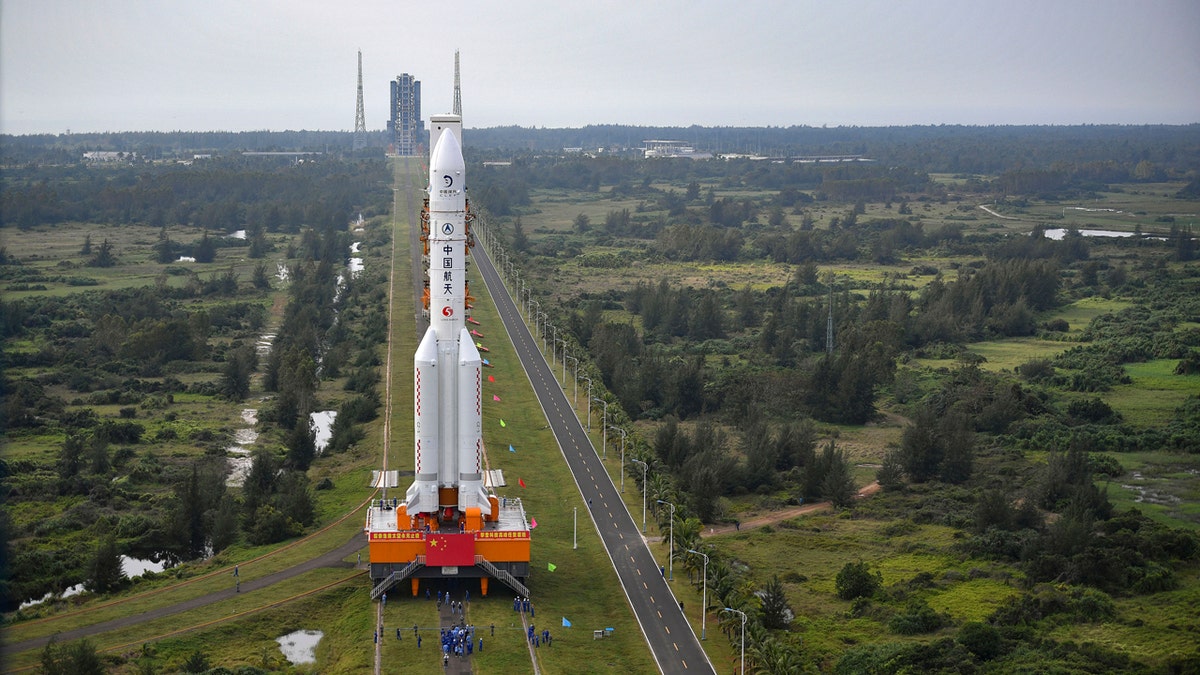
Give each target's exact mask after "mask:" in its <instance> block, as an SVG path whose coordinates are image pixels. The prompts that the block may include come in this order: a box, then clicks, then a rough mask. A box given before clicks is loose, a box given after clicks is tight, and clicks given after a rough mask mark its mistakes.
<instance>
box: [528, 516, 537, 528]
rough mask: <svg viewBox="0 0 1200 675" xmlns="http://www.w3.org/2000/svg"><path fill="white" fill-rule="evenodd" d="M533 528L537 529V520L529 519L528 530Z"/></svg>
mask: <svg viewBox="0 0 1200 675" xmlns="http://www.w3.org/2000/svg"><path fill="white" fill-rule="evenodd" d="M535 527H537V518H530V519H529V529H531V530H532V529H533V528H535Z"/></svg>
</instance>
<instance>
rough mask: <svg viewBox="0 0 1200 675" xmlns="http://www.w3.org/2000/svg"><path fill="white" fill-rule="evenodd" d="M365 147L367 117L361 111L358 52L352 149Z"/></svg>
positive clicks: (360, 64)
mask: <svg viewBox="0 0 1200 675" xmlns="http://www.w3.org/2000/svg"><path fill="white" fill-rule="evenodd" d="M365 147H367V115H366V112H365V111H364V110H363V92H362V50H361V49H360V50H359V51H358V107H357V108H356V109H355V111H354V149H355V150H362V149H363V148H365Z"/></svg>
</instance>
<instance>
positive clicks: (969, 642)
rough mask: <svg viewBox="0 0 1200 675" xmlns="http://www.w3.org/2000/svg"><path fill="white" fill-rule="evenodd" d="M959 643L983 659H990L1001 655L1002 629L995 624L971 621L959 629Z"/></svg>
mask: <svg viewBox="0 0 1200 675" xmlns="http://www.w3.org/2000/svg"><path fill="white" fill-rule="evenodd" d="M956 639H957V640H958V644H960V645H962V646H964V647H966V648H967V649H968V650H970V652H971V653H972V654H974V655H975V656H977V657H979V660H981V661H988V660H991V659H993V658H995V657H996V656H999V654H1000V650H1001V648H1002V647H1003V643H1002V642H1001V639H1000V631H998V630H996V628H995V627H994V626H992V625H991V624H987V623H982V622H980V621H969V622H967V623H965V624H963V627H962V628H960V629H958V637H957V638H956Z"/></svg>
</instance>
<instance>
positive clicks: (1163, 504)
mask: <svg viewBox="0 0 1200 675" xmlns="http://www.w3.org/2000/svg"><path fill="white" fill-rule="evenodd" d="M1038 135H1039V134H1037V133H1035V134H1033V135H1031V136H1030V137H1029V138H1028V139H1025V141H1026V142H1033V138H1034V137H1037V136H1038ZM1067 135H1068V136H1069V134H1067ZM1019 143H1020V141H1018V144H1019ZM1085 145H1087V144H1086V143H1080V147H1082V146H1085ZM881 147H883V151H882V152H883V154H886V153H888V152H890V151H892V150H894V148H891V147H889V146H887V144H886V143H884V144H881ZM1105 147H1108V148H1109V150H1112V148H1111V146H1105V145H1104V144H1103V143H1101V142H1097V144H1096V146H1095V147H1092V146H1089V150H1087V151H1081V153H1083V154H1086V152H1091V151H1101V152H1102V151H1104V148H1105ZM941 149H943V150H944V149H945V148H944V147H943V148H941ZM868 156H869V155H868ZM954 157H955V158H956V159H955V162H957V163H958V164H961V163H962V162H963V161H964V160H963V156H962V155H954ZM971 157H975V156H974V155H972V156H971ZM991 159H992V158H987V157H982V156H979V157H978V161H979V166H978V167H969V166H958V165H956V167H955V168H956V169H958V171H956V172H955V173H937V171H939V170H940V171H946V169H945V168H942V167H945V166H948V165H950V164H954V163H955V162H946V161H945V160H946V157H945V156H940V155H938V153H937V152H933V153H931V157H927V158H925V159H924V160H923V161H920V162H914V163H912V164H909V165H908V166H903V165H902V166H894V165H884V164H883V163H871V162H850V161H847V162H841V163H816V162H808V163H805V162H791V161H785V160H780V159H776V160H774V161H772V160H748V159H734V160H711V161H699V162H694V161H691V160H687V159H675V160H655V161H644V160H637V159H627V158H622V157H617V156H608V155H606V154H604V153H600V154H597V155H594V156H574V157H571V156H567V157H562V156H551V155H542V156H532V155H520V154H518V155H517V156H516V157H515V158H514V159H513V160H512V163H511V164H510V165H508V166H489V167H486V168H484V169H482V170H481V171H477V172H476V174H474V175H476V176H479V175H481V174H482V176H483V177H482V179H481V180H479V181H477V182H476V183H474V188H473V190H474V191H475V193H476V194H478V195H481V197H477V202H476V203H477V204H479V205H480V206H482V207H483V209H484V214H485V222H486V223H487V226H488V227H489V228H490V231H491V232H492V233H493V234H495V235H497V236H498V237H500V238H501V239H502V240H503V241H504V242H505V245H504V248H505V255H507V256H509V257H508V259H509V260H510V261H511V262H512V263H513V267H514V269H515V270H516V271H517V272H518V273H519V274H520V276H521V278H522V280H523V284H524V286H525V287H526V288H528V289H530V292H529V296H528V298H522V301H526V300H531V301H535V302H531V303H529V304H530V306H534V305H536V306H537V307H538V309H539V311H542V312H545V313H546V314H547V317H546V319H544V320H543V321H545V322H549V324H551V325H552V326H553V327H554V329H555V330H554V333H555V335H556V336H557V337H559V338H560V339H561V338H565V340H566V343H567V345H566V351H567V352H568V353H570V354H578V355H583V358H582V359H581V360H582V361H583V363H581V364H580V366H579V376H580V377H581V378H582V377H584V376H587V377H589V378H591V380H592V382H593V383H594V385H595V388H596V389H597V390H598V392H602V393H594V395H599V396H602V397H603V398H604V400H606V401H607V403H608V413H609V420H610V422H612V423H615V424H617V425H618V426H621V427H622V428H624V429H626V430H627V431H629V432H630V433H629V440H630V442H631V444H632V447H633V448H634V449H633V451H632V453H633V456H635V457H637V458H638V459H639V460H641V461H644V462H646V463H647V464H648V466H649V470H648V472H647V484H646V494H647V501H648V503H649V505H650V509H651V512H652V516H653V517H654V519H656V520H657V522H658V525H659V528H658V529H659V531H660V532H661V533H662V534H663V535H664V536H665V535H666V534H667V533H668V530H669V529H672V528H671V527H669V525H670V524H671V519H672V516H671V514H672V510H671V509H669V508H667V507H664V506H662V505H661V504H660V501H661V502H665V503H669V504H675V505H676V507H677V508H676V509H675V511H674V513H675V518H674V523H673V530H674V531H673V536H674V541H675V549H674V554H673V555H674V562H675V565H676V567H680V566H682V568H683V570H685V571H686V574H687V576H686V577H685V578H686V579H687V580H688V581H690V583H691V585H692V586H693V587H694V589H695V595H694V596H691V593H692V591H688V590H685V589H684V588H682V587H681V588H678V589H677V592H678V593H681V594H687V595H689V596H690V597H692V600H691V602H693V603H699V601H700V593H699V591H700V587H701V586H702V585H703V584H702V583H701V581H702V580H701V574H702V570H703V560H702V557H701V556H698V555H694V554H693V553H690V552H689V551H690V550H699V551H700V552H703V553H706V554H707V555H708V556H709V558H710V559H709V562H708V568H707V570H708V575H707V593H708V608H707V610H708V617H707V618H708V624H709V627H710V630H711V628H712V627H713V626H714V625H716V626H718V627H719V628H720V630H721V631H722V632H723V634H724V635H726V636H728V638H729V642H728V643H726V644H727V645H728V646H727V647H713V646H712V645H713V642H712V641H711V639H710V641H709V642H708V643H707V644H708V646H709V647H708V648H709V649H710V654H712V656H713V658H714V662H718V661H719V662H721V663H726V662H727V659H729V657H730V654H733V655H734V657H735V658H736V655H737V652H738V646H739V640H740V619H739V618H738V615H737V614H736V613H732V612H726V611H722V608H723V607H732V608H734V609H739V610H743V611H745V612H746V613H747V615H748V616H749V617H750V621H749V623H748V624H747V627H746V630H747V636H746V646H747V660H748V661H750V662H751V663H753V664H754V666H755V667H756V668H757V669H758V672H777V673H795V672H807V671H812V672H817V671H836V672H846V673H850V672H892V671H893V670H895V669H899V668H903V667H912V668H921V669H923V670H929V671H933V672H974V671H978V672H1008V671H1010V670H1013V669H1018V670H1019V669H1022V668H1029V667H1036V668H1038V669H1044V668H1049V667H1052V668H1053V669H1058V671H1059V672H1097V671H1102V672H1138V671H1144V672H1160V671H1164V672H1165V671H1169V670H1172V669H1180V668H1182V669H1184V670H1187V669H1189V668H1195V667H1197V664H1198V663H1200V652H1197V651H1196V649H1195V635H1194V634H1193V633H1191V632H1190V630H1189V629H1188V628H1186V626H1188V625H1192V624H1194V623H1195V621H1194V617H1193V618H1191V619H1189V618H1188V612H1187V610H1184V609H1183V607H1184V606H1190V605H1194V604H1195V602H1196V600H1197V598H1200V595H1198V593H1200V584H1198V583H1197V581H1198V575H1200V565H1198V564H1197V558H1198V556H1200V534H1198V531H1200V514H1198V513H1197V511H1196V509H1195V508H1194V507H1193V506H1192V505H1191V504H1190V503H1189V502H1191V500H1194V499H1195V497H1196V496H1197V492H1196V491H1197V482H1196V481H1195V475H1196V471H1197V470H1198V469H1200V459H1197V457H1200V379H1196V374H1197V373H1198V372H1200V370H1198V369H1197V368H1196V365H1195V362H1196V361H1197V359H1198V358H1200V357H1198V356H1197V355H1198V354H1200V324H1198V322H1197V320H1198V317H1200V301H1197V300H1196V298H1197V297H1200V295H1198V294H1197V290H1200V277H1198V276H1197V269H1200V268H1197V267H1196V264H1195V262H1194V259H1195V256H1196V252H1195V242H1194V232H1193V230H1192V222H1193V221H1194V220H1195V218H1196V216H1197V215H1198V214H1200V201H1197V199H1196V195H1195V194H1193V192H1194V189H1193V187H1192V186H1193V185H1194V181H1195V179H1196V174H1195V172H1196V170H1197V168H1198V167H1197V166H1195V165H1194V164H1189V161H1192V160H1188V159H1182V158H1179V159H1178V160H1170V159H1166V158H1164V161H1162V162H1143V161H1142V159H1139V158H1137V156H1136V155H1135V154H1133V155H1131V154H1123V153H1119V152H1115V151H1114V152H1113V153H1111V161H1110V162H1107V163H1104V164H1102V165H1101V164H1097V163H1096V162H1094V161H1090V160H1081V161H1071V158H1060V161H1056V162H1054V163H1053V164H1052V165H1051V164H1049V163H1048V164H1047V166H1045V167H1038V166H1028V165H1025V166H1021V167H1019V168H1018V167H1015V166H987V164H988V162H989V161H991ZM968 163H969V162H968ZM980 205H984V206H986V207H987V210H985V209H982V208H980ZM993 214H999V215H993ZM1059 229H1062V230H1065V233H1064V232H1060V231H1058V230H1059ZM1091 229H1116V230H1118V231H1120V232H1122V233H1123V234H1125V235H1127V236H1125V237H1119V238H1118V237H1091V236H1084V233H1083V232H1082V231H1084V230H1091ZM517 287H518V288H520V286H517ZM831 338H832V340H831ZM571 377H572V374H571V373H568V375H567V379H568V381H569V380H570V379H571ZM568 383H569V382H568ZM611 437H612V435H611V434H610V438H611ZM1150 458H1154V460H1153V463H1151V461H1150ZM614 470H616V469H614ZM642 475H643V474H642V468H641V466H640V465H629V466H628V467H627V476H626V479H627V480H630V481H631V482H632V483H633V484H634V486H636V489H637V492H636V493H635V492H634V489H633V488H631V489H630V491H629V493H627V495H626V498H627V500H628V502H627V503H629V504H630V506H631V507H632V508H635V509H637V508H640V504H636V503H635V502H639V501H640V500H641V495H640V494H637V493H640V492H641V491H642V489H641V488H642V485H641V481H642ZM1171 476H1175V478H1174V479H1172V478H1171ZM872 480H877V481H878V483H879V484H880V486H882V488H883V492H882V494H880V495H878V496H875V497H871V498H869V499H862V500H855V499H854V495H855V493H856V491H857V490H858V488H859V487H861V486H863V485H864V484H866V483H868V482H871V481H872ZM815 500H823V501H831V502H833V504H834V505H835V506H836V507H837V509H838V510H837V512H836V515H834V516H828V515H822V516H809V517H801V518H798V519H794V520H784V521H782V522H779V523H777V524H775V525H770V526H766V527H762V528H759V529H756V530H753V531H743V532H738V531H737V530H739V529H741V527H740V525H741V523H742V522H744V521H747V520H750V519H751V518H752V517H755V516H762V515H763V514H769V513H770V512H773V511H778V510H781V509H783V508H785V507H788V506H795V505H798V504H801V503H807V502H812V501H815ZM656 506H657V508H656ZM729 524H733V525H736V526H737V527H735V528H734V531H733V532H732V533H730V534H727V535H718V536H715V537H707V536H702V535H703V534H706V530H708V529H710V528H712V527H713V526H719V525H729ZM722 531H723V532H724V531H725V528H723V529H722ZM662 546H663V548H662V551H661V555H662V557H663V558H664V559H665V558H666V557H667V555H668V552H667V550H666V546H665V542H664V544H663V545H662ZM681 597H682V595H681ZM1147 602H1150V603H1154V604H1155V605H1161V604H1163V603H1166V604H1167V605H1169V606H1171V607H1175V608H1177V609H1178V611H1168V612H1164V613H1162V614H1160V615H1157V616H1153V615H1147V614H1146V613H1145V606H1146V603H1147ZM1181 603H1182V604H1181ZM689 615H691V616H694V623H695V624H696V628H697V631H698V632H699V629H700V627H699V624H700V613H699V612H698V611H696V612H689ZM1117 634H1119V635H1120V636H1121V637H1120V640H1119V644H1120V645H1121V646H1120V647H1115V646H1113V644H1114V643H1113V642H1112V641H1111V640H1106V639H1105V636H1109V637H1111V636H1112V635H1117ZM731 650H732V651H731ZM1033 664H1037V665H1036V666H1034V665H1033ZM721 667H723V666H720V665H719V668H721Z"/></svg>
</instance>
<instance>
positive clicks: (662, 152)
mask: <svg viewBox="0 0 1200 675" xmlns="http://www.w3.org/2000/svg"><path fill="white" fill-rule="evenodd" d="M642 144H643V145H645V146H646V150H645V153H646V154H645V156H646V159H650V158H652V157H686V158H688V159H711V158H712V153H709V152H697V151H696V148H693V147H692V146H690V145H688V143H687V141H661V140H648V141H642Z"/></svg>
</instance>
